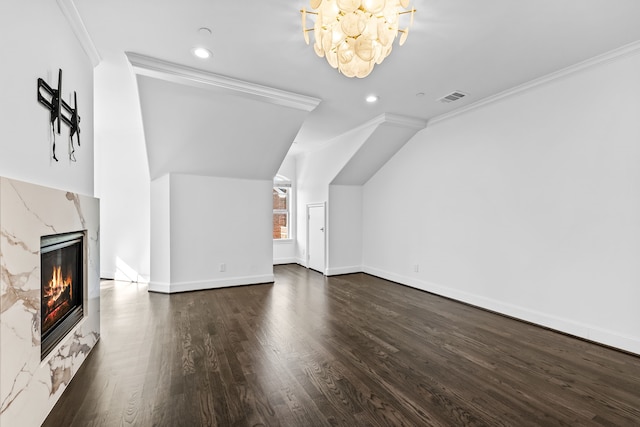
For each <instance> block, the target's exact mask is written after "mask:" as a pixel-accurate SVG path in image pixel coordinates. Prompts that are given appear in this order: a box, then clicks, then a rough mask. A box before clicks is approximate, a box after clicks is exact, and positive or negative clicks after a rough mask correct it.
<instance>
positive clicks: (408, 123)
mask: <svg viewBox="0 0 640 427" xmlns="http://www.w3.org/2000/svg"><path fill="white" fill-rule="evenodd" d="M383 124H390V125H393V126H399V127H406V128H409V129H416V130H421V129H424V128H425V127H426V126H427V120H423V119H416V118H414V117H407V116H401V115H399V114H391V113H382V114H380V115H379V116H376V117H374V118H373V119H371V120H368V121H366V122H364V123H362V124H360V125H358V126H356V127H354V128H351V129H349V130H347V131H346V132H343V133H341V134H340V135H337V136H335V137H334V138H332V139H336V138H340V137H342V136H344V135H346V134H347V133H351V132H357V131H361V130H364V129H367V128H370V127H373V126H380V125H383Z"/></svg>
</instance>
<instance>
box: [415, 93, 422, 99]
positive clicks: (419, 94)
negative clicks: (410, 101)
mask: <svg viewBox="0 0 640 427" xmlns="http://www.w3.org/2000/svg"><path fill="white" fill-rule="evenodd" d="M416 96H417V97H418V98H422V97H423V96H424V92H418V93H416Z"/></svg>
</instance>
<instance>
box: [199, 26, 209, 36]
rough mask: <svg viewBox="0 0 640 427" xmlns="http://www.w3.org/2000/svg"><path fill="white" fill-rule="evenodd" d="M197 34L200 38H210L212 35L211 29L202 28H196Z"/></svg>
mask: <svg viewBox="0 0 640 427" xmlns="http://www.w3.org/2000/svg"><path fill="white" fill-rule="evenodd" d="M198 34H200V35H201V36H210V35H211V34H212V31H211V28H207V27H202V28H198Z"/></svg>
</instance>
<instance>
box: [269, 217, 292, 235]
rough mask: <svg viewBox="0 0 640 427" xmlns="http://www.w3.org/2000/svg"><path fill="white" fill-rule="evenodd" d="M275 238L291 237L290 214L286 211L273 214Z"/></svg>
mask: <svg viewBox="0 0 640 427" xmlns="http://www.w3.org/2000/svg"><path fill="white" fill-rule="evenodd" d="M273 238H274V239H288V238H289V215H288V214H286V213H274V214H273Z"/></svg>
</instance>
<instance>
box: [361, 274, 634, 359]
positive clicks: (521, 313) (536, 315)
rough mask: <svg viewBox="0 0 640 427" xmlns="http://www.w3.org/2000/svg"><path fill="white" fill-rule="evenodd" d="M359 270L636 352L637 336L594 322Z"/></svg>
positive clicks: (414, 280)
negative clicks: (590, 322) (588, 323)
mask: <svg viewBox="0 0 640 427" xmlns="http://www.w3.org/2000/svg"><path fill="white" fill-rule="evenodd" d="M362 270H363V271H364V272H365V273H367V274H371V275H372V276H377V277H381V278H383V279H387V280H391V281H393V282H397V283H400V284H403V285H407V286H411V287H413V288H416V289H420V290H423V291H427V292H430V293H433V294H436V295H440V296H443V297H446V298H451V299H454V300H456V301H461V302H464V303H467V304H471V305H474V306H476V307H480V308H484V309H487V310H491V311H495V312H496V313H500V314H504V315H506V316H510V317H514V318H516V319H520V320H524V321H526V322H530V323H534V324H536V325H540V326H543V327H545V328H550V329H554V330H556V331H559V332H563V333H566V334H569V335H573V336H576V337H579V338H584V339H587V340H589V341H594V342H597V343H600V344H604V345H607V346H611V347H615V348H618V349H621V350H624V351H628V352H631V353H635V354H638V355H640V337H632V336H627V335H623V334H620V333H617V332H615V331H610V330H605V329H602V328H599V327H597V326H593V325H587V324H584V323H582V322H576V321H574V320H571V319H565V318H561V317H557V316H554V315H551V314H547V313H543V312H539V311H536V310H531V309H529V308H525V307H521V306H516V305H513V304H509V303H505V302H502V301H498V300H495V299H492V298H487V297H483V296H481V295H476V294H471V293H468V292H463V291H460V290H457V289H453V288H450V287H447V286H442V285H438V284H436V283H432V282H427V281H423V280H419V279H416V278H414V277H407V276H402V275H400V274H396V273H393V272H389V271H385V270H380V269H377V268H374V267H369V266H363V268H362Z"/></svg>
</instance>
